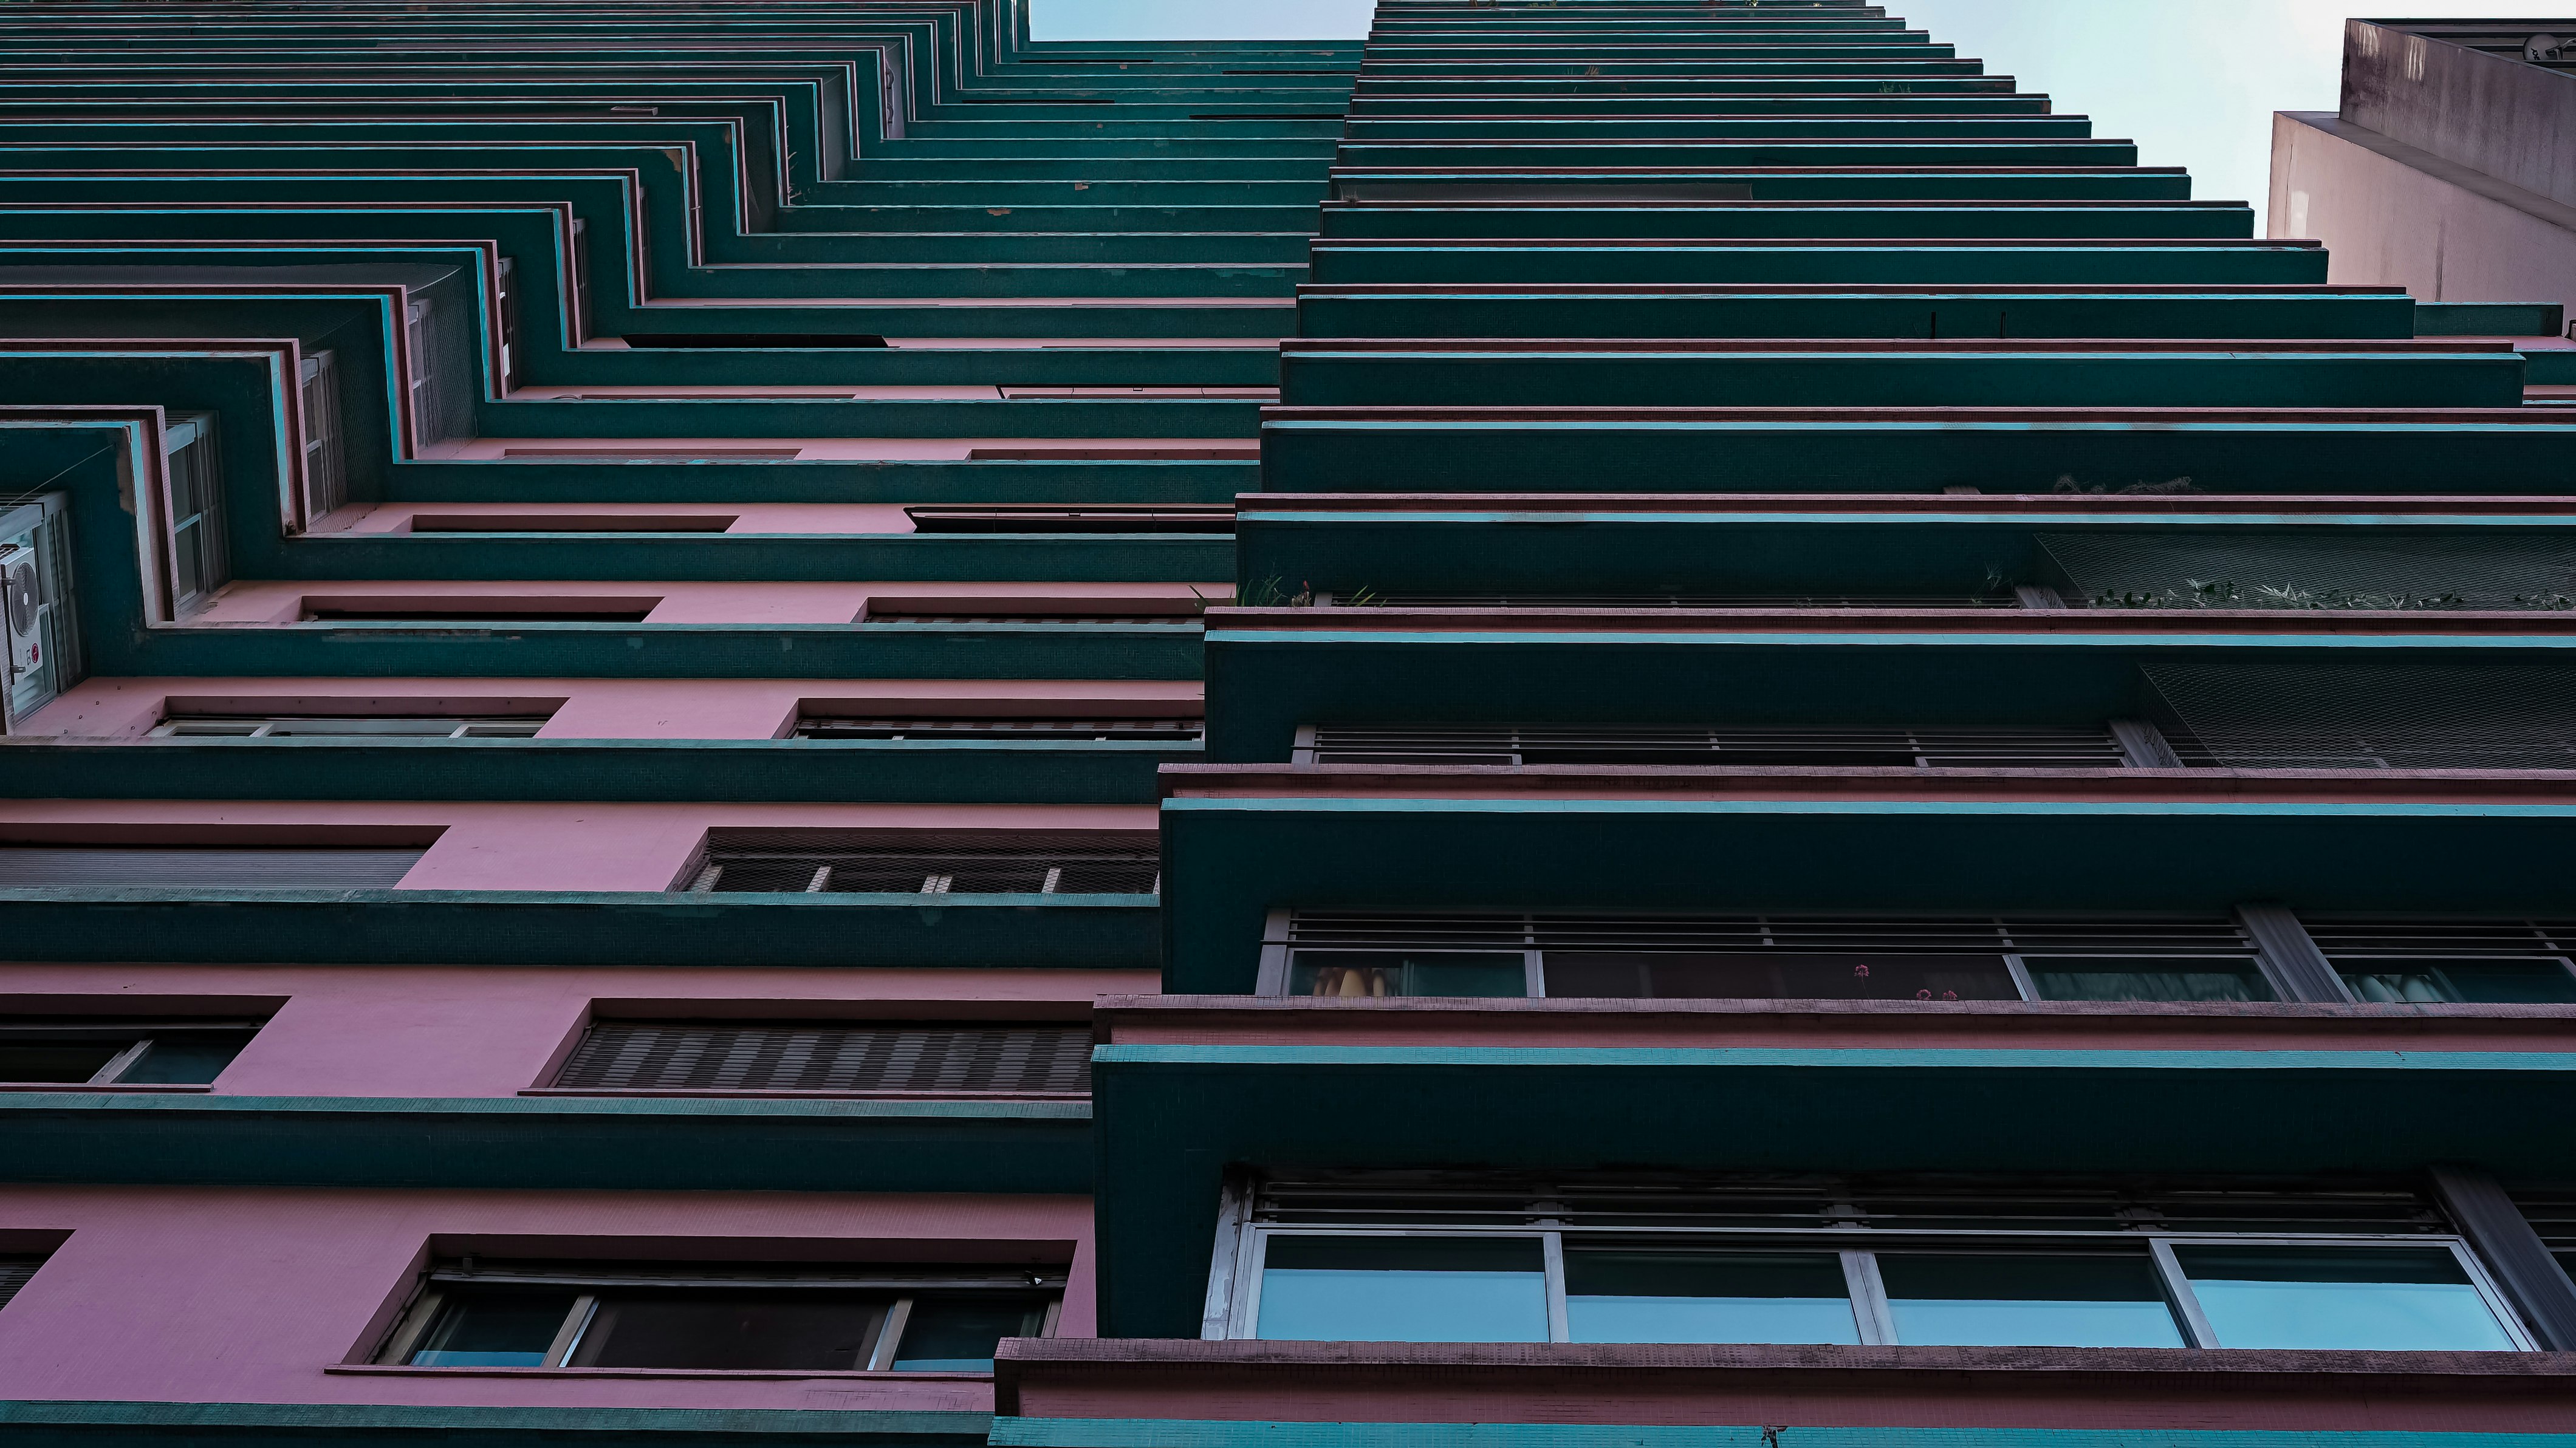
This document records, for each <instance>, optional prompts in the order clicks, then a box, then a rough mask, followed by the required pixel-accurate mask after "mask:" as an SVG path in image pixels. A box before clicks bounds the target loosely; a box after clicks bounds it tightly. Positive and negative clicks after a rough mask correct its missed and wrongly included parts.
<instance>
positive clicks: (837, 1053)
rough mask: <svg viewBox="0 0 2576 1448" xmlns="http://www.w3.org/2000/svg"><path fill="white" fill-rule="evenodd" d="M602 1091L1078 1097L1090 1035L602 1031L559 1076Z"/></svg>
mask: <svg viewBox="0 0 2576 1448" xmlns="http://www.w3.org/2000/svg"><path fill="white" fill-rule="evenodd" d="M554 1084H555V1085H556V1086H558V1087H566V1088H575V1089H582V1090H601V1091H644V1090H665V1091H671V1090H681V1091H837V1092H848V1093H853V1094H857V1093H922V1094H937V1095H965V1094H978V1095H982V1094H990V1095H1034V1094H1078V1093H1084V1092H1088V1091H1089V1090H1090V1089H1091V1032H1090V1030H1089V1029H1088V1028H1086V1027H1081V1026H1019V1025H981V1024H964V1025H959V1024H940V1023H931V1022H921V1023H914V1022H903V1023H899V1024H881V1025H836V1024H831V1023H827V1022H803V1023H794V1024H760V1025H734V1024H718V1023H706V1022H662V1021H601V1022H599V1023H598V1024H596V1025H594V1026H592V1027H591V1028H590V1031H589V1033H588V1034H587V1035H585V1036H583V1037H582V1041H581V1045H580V1046H579V1047H577V1048H576V1049H575V1050H574V1052H573V1055H572V1059H571V1060H570V1061H568V1062H566V1063H565V1064H564V1068H563V1070H562V1072H561V1073H560V1074H559V1075H558V1076H557V1077H556V1078H555V1082H554Z"/></svg>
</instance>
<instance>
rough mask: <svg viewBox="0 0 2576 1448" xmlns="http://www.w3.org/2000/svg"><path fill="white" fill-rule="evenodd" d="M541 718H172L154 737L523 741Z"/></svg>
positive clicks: (544, 717)
mask: <svg viewBox="0 0 2576 1448" xmlns="http://www.w3.org/2000/svg"><path fill="white" fill-rule="evenodd" d="M548 717H549V716H547V715H544V714H495V715H483V716H477V717H465V716H455V715H434V714H420V715H413V714H378V715H360V714H270V715H250V714H240V715H235V714H173V715H171V716H169V717H168V718H167V719H165V720H163V721H162V722H161V725H160V727H159V728H157V729H154V730H153V731H152V737H153V738H155V739H370V738H380V739H527V738H531V737H533V736H534V735H535V734H536V732H537V731H538V730H539V729H542V728H544V727H545V723H546V720H547V718H548Z"/></svg>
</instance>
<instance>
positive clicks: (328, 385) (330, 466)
mask: <svg viewBox="0 0 2576 1448" xmlns="http://www.w3.org/2000/svg"><path fill="white" fill-rule="evenodd" d="M301 371H302V374H303V385H302V387H301V388H300V389H299V392H298V396H299V397H300V398H301V400H302V401H303V404H304V511H305V516H307V517H308V518H319V517H321V516H322V515H323V514H325V513H328V512H330V511H331V510H332V509H334V508H337V507H339V506H340V505H341V504H343V503H346V502H348V501H349V471H348V462H347V458H346V456H345V448H344V447H343V445H342V443H341V440H340V383H339V368H338V366H337V365H336V363H335V361H334V359H333V357H332V354H331V353H330V352H329V351H327V350H325V351H320V352H311V353H307V354H306V355H305V357H304V359H303V363H302V367H301Z"/></svg>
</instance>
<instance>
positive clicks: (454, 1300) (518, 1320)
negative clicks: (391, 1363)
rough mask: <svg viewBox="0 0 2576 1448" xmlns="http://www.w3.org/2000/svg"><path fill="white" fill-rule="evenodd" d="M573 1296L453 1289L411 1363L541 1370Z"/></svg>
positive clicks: (550, 1290) (557, 1291) (540, 1290)
mask: <svg viewBox="0 0 2576 1448" xmlns="http://www.w3.org/2000/svg"><path fill="white" fill-rule="evenodd" d="M574 1295H575V1294H573V1293H572V1292H571V1291H569V1290H567V1289H564V1288H559V1287H470V1288H459V1289H456V1290H454V1291H453V1292H451V1293H450V1294H449V1296H448V1299H447V1303H446V1305H445V1306H444V1307H443V1308H441V1309H440V1310H439V1314H438V1321H436V1322H435V1323H432V1324H431V1325H430V1329H429V1331H428V1332H427V1333H425V1334H423V1335H422V1337H421V1340H420V1344H419V1345H418V1346H417V1347H415V1348H413V1349H412V1354H411V1357H410V1359H409V1361H410V1363H411V1364H412V1366H414V1367H426V1368H536V1367H544V1366H545V1365H546V1349H547V1348H549V1347H551V1346H553V1345H554V1340H555V1334H556V1333H557V1332H560V1331H562V1330H563V1324H564V1317H565V1316H566V1315H567V1314H569V1313H570V1312H571V1311H572V1304H573V1298H574Z"/></svg>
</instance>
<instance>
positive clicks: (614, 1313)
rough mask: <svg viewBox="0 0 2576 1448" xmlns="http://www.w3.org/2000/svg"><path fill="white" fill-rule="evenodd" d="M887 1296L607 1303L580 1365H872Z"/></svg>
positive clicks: (769, 1295) (680, 1296)
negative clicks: (869, 1354)
mask: <svg viewBox="0 0 2576 1448" xmlns="http://www.w3.org/2000/svg"><path fill="white" fill-rule="evenodd" d="M884 1313H885V1299H884V1298H882V1297H856V1296H853V1295H851V1294H848V1293H840V1292H762V1293H716V1292H672V1293H649V1294H647V1293H638V1294H632V1295H630V1294H617V1295H612V1296H606V1297H603V1298H602V1299H601V1300H600V1304H599V1315H598V1316H596V1317H594V1318H592V1319H591V1323H590V1327H589V1329H588V1330H587V1331H585V1332H584V1333H583V1334H582V1336H581V1346H580V1347H579V1348H577V1349H576V1350H575V1351H574V1353H573V1363H574V1365H575V1366H578V1367H598V1368H785V1369H807V1370H834V1369H848V1368H863V1367H866V1366H867V1357H866V1353H867V1350H868V1346H869V1342H870V1339H871V1338H873V1337H874V1336H875V1334H876V1326H877V1322H878V1320H879V1319H880V1318H881V1317H882V1316H883V1315H884Z"/></svg>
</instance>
